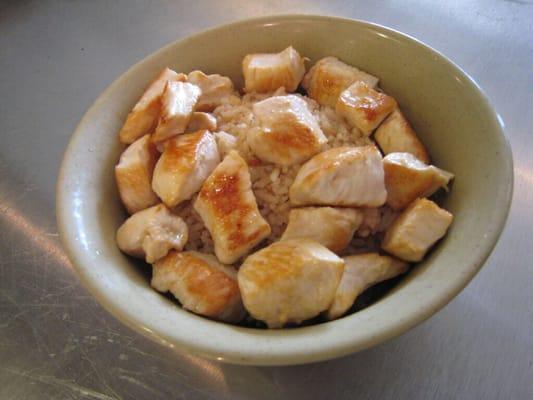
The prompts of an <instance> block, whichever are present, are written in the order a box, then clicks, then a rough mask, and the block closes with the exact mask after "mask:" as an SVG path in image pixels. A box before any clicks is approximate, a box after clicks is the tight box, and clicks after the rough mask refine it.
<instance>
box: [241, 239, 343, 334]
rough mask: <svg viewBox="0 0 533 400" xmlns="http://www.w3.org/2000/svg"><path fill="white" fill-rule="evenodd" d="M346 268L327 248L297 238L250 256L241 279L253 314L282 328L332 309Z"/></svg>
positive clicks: (243, 292) (273, 245) (277, 243)
mask: <svg viewBox="0 0 533 400" xmlns="http://www.w3.org/2000/svg"><path fill="white" fill-rule="evenodd" d="M343 269H344V262H343V260H342V259H341V258H339V257H338V256H337V255H335V253H333V252H331V251H330V250H328V249H327V248H326V247H324V246H322V245H321V244H319V243H317V242H315V241H313V240H308V239H291V240H286V241H282V242H276V243H273V244H271V245H270V246H268V247H265V248H264V249H261V250H259V251H258V252H257V253H254V254H252V255H250V256H248V258H246V260H245V261H244V263H243V264H242V266H241V268H240V269H239V273H238V275H237V277H238V281H239V287H240V289H241V295H242V299H243V302H244V306H245V307H246V309H247V310H248V312H249V313H250V314H251V315H252V316H253V317H254V318H256V319H259V320H261V321H264V322H266V324H267V325H268V326H269V328H281V327H283V326H284V325H285V324H287V323H296V324H299V323H300V322H302V321H304V320H306V319H309V318H313V317H315V316H317V315H318V314H319V313H321V312H322V311H324V310H326V309H327V308H328V307H329V306H330V304H331V303H332V301H333V298H334V297H335V291H336V290H337V286H338V285H339V282H340V279H341V276H342V272H343Z"/></svg>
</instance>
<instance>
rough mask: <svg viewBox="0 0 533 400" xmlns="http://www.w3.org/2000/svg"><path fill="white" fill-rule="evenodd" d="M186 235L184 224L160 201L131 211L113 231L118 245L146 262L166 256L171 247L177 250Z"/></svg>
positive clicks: (184, 241)
mask: <svg viewBox="0 0 533 400" xmlns="http://www.w3.org/2000/svg"><path fill="white" fill-rule="evenodd" d="M188 238H189V230H188V229H187V224H186V223H185V222H184V221H183V220H182V219H181V218H180V217H178V216H177V215H174V214H172V213H171V212H170V211H169V210H168V209H167V208H166V207H165V206H164V205H163V204H158V205H157V206H153V207H150V208H147V209H146V210H142V211H139V212H137V213H135V214H133V215H132V216H131V217H129V218H128V219H127V220H126V221H125V222H124V223H123V224H122V225H121V226H120V228H118V231H117V244H118V247H119V249H120V250H122V251H123V252H124V253H126V254H129V255H130V256H133V257H138V258H145V259H146V262H148V263H153V262H155V261H157V260H159V259H160V258H162V257H164V256H166V255H167V253H168V252H169V250H171V249H174V250H178V251H181V250H182V249H183V246H185V244H186V243H187V240H188Z"/></svg>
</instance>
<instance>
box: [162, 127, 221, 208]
mask: <svg viewBox="0 0 533 400" xmlns="http://www.w3.org/2000/svg"><path fill="white" fill-rule="evenodd" d="M219 162H220V156H219V153H218V147H217V144H216V141H215V138H214V136H213V135H212V134H211V133H209V132H208V131H198V132H196V133H187V134H184V135H180V136H178V137H177V138H174V139H170V140H169V141H167V142H166V143H165V149H164V151H163V154H161V157H160V158H159V160H158V162H157V164H156V166H155V169H154V175H153V179H152V188H153V190H154V192H155V193H157V195H158V196H159V197H160V198H161V200H163V203H165V204H166V205H167V206H168V207H175V206H177V205H178V204H179V203H181V202H182V201H184V200H188V199H190V198H191V197H192V195H193V194H195V193H196V192H197V191H198V190H200V188H201V187H202V184H203V183H204V181H205V180H206V178H207V177H208V176H209V174H210V173H211V171H213V169H215V167H216V166H217V165H218V163H219Z"/></svg>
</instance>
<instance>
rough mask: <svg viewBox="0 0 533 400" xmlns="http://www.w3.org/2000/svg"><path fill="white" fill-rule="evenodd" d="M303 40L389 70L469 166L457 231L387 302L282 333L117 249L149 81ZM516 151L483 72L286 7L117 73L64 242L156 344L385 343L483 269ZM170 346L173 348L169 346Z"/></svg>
mask: <svg viewBox="0 0 533 400" xmlns="http://www.w3.org/2000/svg"><path fill="white" fill-rule="evenodd" d="M290 44H292V45H293V46H294V47H295V48H296V49H298V51H300V52H301V54H303V55H305V56H308V57H310V58H311V59H312V61H316V60H317V59H318V58H320V57H323V56H328V55H334V56H337V57H340V58H341V59H343V60H345V61H347V62H349V63H351V64H354V65H356V66H358V67H360V68H362V69H364V70H367V71H369V72H371V73H372V74H374V75H377V76H378V77H380V78H381V85H382V87H383V88H384V89H385V91H387V92H388V93H390V94H392V95H393V96H394V97H395V98H396V99H397V100H398V101H399V103H400V104H401V106H402V108H403V109H404V111H405V112H406V114H407V115H408V117H409V118H410V120H411V121H412V122H413V124H414V126H415V128H416V130H417V131H418V133H419V135H420V136H421V138H422V140H423V141H424V142H425V143H426V145H427V146H428V148H429V151H430V154H431V155H432V156H433V159H434V160H435V162H436V163H437V164H438V165H439V166H440V167H442V168H445V169H447V170H450V171H452V172H454V173H455V175H456V180H455V183H454V185H453V189H452V191H451V193H450V195H449V196H448V197H446V199H445V203H444V206H445V207H446V208H447V209H449V210H451V211H452V212H453V213H454V215H455V221H454V223H453V225H452V227H451V229H450V231H449V234H448V236H447V237H446V238H445V240H443V241H442V242H441V243H440V244H439V245H438V247H437V248H436V249H435V251H433V252H432V253H431V255H430V256H429V257H428V258H427V259H426V260H425V261H424V262H423V263H421V264H419V265H417V266H416V267H415V268H414V270H413V271H412V272H411V273H410V274H409V275H408V276H407V277H406V278H405V279H403V280H402V281H401V283H400V284H399V285H397V286H396V287H395V288H394V289H393V290H392V291H391V292H389V293H388V294H387V295H386V296H385V297H384V298H382V299H380V300H379V301H378V302H376V303H375V304H373V305H371V306H370V307H368V308H366V309H364V310H362V311H360V312H358V313H355V314H353V315H350V316H347V317H345V318H342V319H339V320H337V321H333V322H328V323H324V324H320V325H315V326H309V327H303V328H297V329H282V330H256V329H250V328H242V327H236V326H232V325H227V324H223V323H219V322H214V321H210V320H208V319H205V318H202V317H199V316H196V315H193V314H191V313H188V312H186V311H184V310H182V309H180V308H179V307H177V306H176V304H175V303H173V302H172V301H170V300H169V299H167V298H166V297H164V296H162V295H160V294H158V293H157V292H155V291H154V290H152V289H151V288H150V286H149V282H148V279H147V278H146V276H145V275H143V273H142V272H141V271H140V270H139V268H138V266H136V264H135V263H133V262H132V261H131V259H129V258H128V257H126V256H124V255H123V254H122V253H121V252H120V251H119V250H118V248H117V246H116V245H115V231H116V229H117V227H118V226H119V225H120V223H121V222H122V221H123V219H124V218H125V215H124V212H123V210H122V206H121V204H120V201H119V199H118V195H117V191H116V188H115V181H114V176H113V166H114V165H115V164H116V162H117V160H118V157H119V155H120V152H121V151H122V149H123V147H122V146H121V145H120V144H119V142H118V138H117V134H118V130H119V128H120V127H121V125H122V123H123V121H124V119H125V117H126V115H127V113H128V112H129V111H130V109H131V108H132V106H133V105H134V104H135V102H136V100H137V98H138V97H139V95H140V94H141V93H142V91H143V89H144V87H145V86H146V84H147V83H148V82H149V81H150V80H151V79H152V78H153V76H154V75H155V74H156V73H157V72H158V71H159V70H160V69H162V68H163V67H165V66H170V67H171V68H174V69H176V70H178V71H186V72H187V71H190V70H192V69H201V70H203V71H205V72H207V73H220V74H223V75H228V76H230V77H232V78H233V79H234V82H236V84H237V85H241V84H242V79H241V77H240V63H241V60H242V57H243V56H244V55H245V54H247V53H250V52H265V51H279V50H281V49H283V48H284V47H286V46H288V45H290ZM512 182H513V178H512V157H511V153H510V150H509V147H508V145H507V142H506V140H505V138H504V135H503V132H502V128H501V124H500V122H499V120H498V116H497V114H496V113H495V112H494V111H493V110H492V109H491V107H490V105H489V104H488V102H487V99H486V98H485V96H484V95H483V94H482V92H481V91H480V89H479V88H478V87H477V85H476V84H475V82H474V81H473V80H472V79H471V78H469V77H468V76H467V75H466V74H465V73H464V72H462V71H461V70H460V69H459V68H458V67H457V66H455V65H454V64H452V63H451V62H450V61H448V60H447V59H446V58H445V57H444V56H442V55H441V54H439V53H437V52H435V51H434V50H432V49H430V48H429V47H427V46H425V45H424V44H422V43H420V42H418V41H416V40H415V39H412V38H410V37H408V36H405V35H403V34H401V33H398V32H395V31H393V30H390V29H387V28H384V27H381V26H377V25H373V24H369V23H365V22H360V21H353V20H346V19H339V18H332V17H319V16H277V17H267V18H261V19H254V20H247V21H243V22H238V23H234V24H230V25H226V26H222V27H219V28H215V29H212V30H209V31H206V32H203V33H200V34H197V35H194V36H191V37H189V38H186V39H184V40H180V41H177V42H175V43H172V44H170V45H168V46H166V47H165V48H163V49H161V50H159V51H157V52H156V53H154V54H152V55H151V56H149V57H147V58H145V59H144V60H142V61H141V62H139V63H138V64H136V65H135V66H133V67H132V68H131V69H130V70H129V71H127V72H126V73H124V74H123V75H122V76H121V77H120V78H119V79H117V80H116V81H115V82H114V83H113V84H112V85H111V86H110V87H109V88H107V89H106V90H105V92H104V93H103V94H102V95H101V96H100V97H99V98H98V99H97V100H96V102H95V103H94V104H93V106H92V107H91V108H90V109H89V111H87V113H86V114H85V116H84V117H83V119H82V120H81V122H80V124H79V126H78V127H77V129H76V131H75V133H74V135H73V137H72V139H71V141H70V143H69V145H68V148H67V150H66V153H65V156H64V160H63V164H62V166H61V171H60V177H59V180H58V184H57V217H58V225H59V230H60V234H61V239H62V241H63V243H64V246H65V249H66V250H67V253H68V255H69V257H70V259H71V261H72V264H73V265H74V267H75V268H76V270H77V271H78V273H79V276H80V279H81V281H82V282H83V283H84V285H85V286H86V287H87V288H88V289H89V290H90V291H91V292H92V293H93V295H94V296H95V297H96V298H97V299H98V301H99V302H100V303H101V304H102V305H103V306H104V307H105V308H106V309H107V310H109V311H110V312H111V313H112V314H113V315H115V316H116V317H117V318H119V319H120V320H121V321H123V322H124V323H126V324H127V325H129V326H130V327H132V328H133V329H135V330H137V331H139V332H140V333H142V334H144V335H147V336H148V337H150V338H152V339H154V340H155V341H157V342H159V343H161V344H163V345H165V346H168V347H170V348H175V349H177V350H180V351H184V352H188V353H191V354H194V355H199V356H203V357H209V358H212V359H217V360H222V361H226V362H231V363H239V364H255V365H281V364H299V363H306V362H311V361H318V360H325V359H330V358H334V357H338V356H341V355H345V354H348V353H351V352H355V351H358V350H361V349H364V348H368V347H370V346H373V345H376V344H378V343H380V342H383V341H385V340H387V339H390V338H392V337H394V336H397V335H399V334H401V333H402V332H405V331H406V330H408V329H409V328H411V327H413V326H415V325H416V324H418V323H420V322H421V321H423V320H424V319H426V318H428V317H429V316H431V315H432V314H433V313H435V312H436V311H438V310H439V309H440V308H442V307H443V306H444V305H445V304H446V303H447V302H449V301H450V300H451V299H452V298H453V297H454V296H455V295H456V294H457V293H458V292H459V291H460V290H461V289H462V288H463V287H464V286H465V285H466V284H467V283H468V282H469V281H470V279H472V277H473V276H474V275H475V273H476V272H477V271H478V270H479V268H480V267H481V266H482V264H483V262H484V261H485V259H486V258H487V257H488V255H489V253H490V251H491V250H492V248H493V246H494V244H495V243H496V241H497V238H498V236H499V234H500V232H501V230H502V228H503V225H504V223H505V219H506V216H507V212H508V208H509V204H510V200H511V193H512ZM169 356H170V355H169Z"/></svg>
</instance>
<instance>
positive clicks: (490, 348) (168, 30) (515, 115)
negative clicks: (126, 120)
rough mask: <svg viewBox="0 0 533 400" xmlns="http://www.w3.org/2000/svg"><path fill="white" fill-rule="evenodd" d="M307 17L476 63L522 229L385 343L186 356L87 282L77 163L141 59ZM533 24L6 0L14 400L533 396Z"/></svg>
mask: <svg viewBox="0 0 533 400" xmlns="http://www.w3.org/2000/svg"><path fill="white" fill-rule="evenodd" d="M297 12H298V13H299V12H304V13H318V14H333V15H340V16H345V17H353V18H359V19H365V20H369V21H372V22H377V23H380V24H384V25H387V26H390V27H392V28H395V29H398V30H401V31H403V32H406V33H408V34H410V35H413V36H415V37H417V38H419V39H421V40H423V41H425V42H426V43H428V44H429V45H431V46H433V47H435V48H436V49H437V50H440V51H442V52H443V53H444V54H446V55H448V56H449V57H450V58H452V59H453V60H455V62H457V63H458V64H459V65H460V66H462V67H463V68H465V69H466V71H467V72H468V73H470V74H471V75H472V76H473V77H474V78H475V79H476V80H477V81H478V82H479V84H480V85H481V86H482V87H483V88H484V89H485V91H486V92H487V94H488V96H489V97H490V98H491V100H492V102H493V104H494V106H495V107H496V109H497V110H498V112H499V113H500V115H501V116H502V118H503V120H504V121H505V124H506V131H507V135H508V137H509V139H510V141H511V143H512V147H513V151H514V157H515V166H516V169H515V171H516V182H515V196H514V203H513V207H512V210H511V214H510V218H509V222H508V224H507V227H506V229H505V231H504V233H503V235H502V237H501V239H500V242H499V244H498V246H497V248H496V250H495V251H494V253H493V255H492V256H491V258H490V259H489V261H488V262H487V264H486V265H485V266H484V268H483V269H482V270H481V272H480V273H479V275H478V276H477V277H476V278H475V280H474V281H473V282H472V283H471V284H470V285H469V286H468V287H467V288H466V289H465V290H464V291H463V292H462V293H461V294H460V295H459V296H458V297H457V298H456V299H455V300H454V301H453V302H452V303H451V304H449V305H448V306H447V307H446V308H445V309H444V310H442V311H441V312H440V313H438V315H436V316H434V317H433V318H431V319H430V320H429V321H427V322H426V323H424V324H422V325H421V326H419V327H417V328H416V329H413V330H412V331H410V332H409V333H407V334H405V335H403V336H401V337H399V338H397V339H395V340H393V341H391V342H389V343H386V344H383V345H381V346H378V347H376V348H373V349H371V350H368V351H364V352H361V353H359V354H354V355H352V356H349V357H345V358H343V359H339V360H336V361H330V362H325V363H319V364H313V365H306V366H299V367H290V368H289V367H287V368H250V367H238V366H230V365H223V364H218V363H216V362H210V361H206V360H202V359H198V358H193V357H190V356H187V355H180V354H173V353H169V351H168V350H167V349H164V348H162V347H159V346H158V345H156V344H154V343H152V342H150V341H148V340H147V339H145V338H143V337H141V336H139V335H137V334H136V333H134V332H133V331H131V330H130V329H128V328H126V327H125V326H123V325H121V324H120V323H119V322H117V321H116V320H115V319H114V318H113V317H112V316H110V315H109V314H107V312H105V311H104V310H103V309H102V308H101V307H100V306H99V305H98V304H97V303H96V302H95V301H94V300H93V299H92V298H91V296H90V295H89V294H88V293H87V292H86V291H85V290H84V288H83V287H81V286H80V284H79V281H78V279H77V277H76V275H75V273H74V272H73V270H72V268H71V265H70V263H69V261H68V260H67V258H66V257H65V254H64V253H63V250H62V249H61V245H60V243H59V241H58V236H57V229H56V223H55V216H54V202H55V197H54V185H55V180H56V176H57V171H58V168H59V163H60V160H61V155H62V153H63V150H64V148H65V145H66V143H67V141H68V139H69V136H70V135H71V133H72V131H73V129H74V127H75V125H76V123H77V121H78V120H79V119H80V117H81V116H82V115H83V113H84V111H85V110H86V109H87V107H89V105H90V104H91V103H92V102H93V100H94V99H95V98H96V97H97V96H98V94H99V93H100V92H101V91H102V90H103V89H104V88H105V87H106V86H107V85H108V84H109V83H111V82H112V81H113V80H114V79H115V78H116V77H117V76H119V75H120V74H121V73H122V72H123V71H124V70H126V69H127V68H128V67H129V66H130V65H131V64H133V63H135V62H136V61H138V60H139V59H140V58H142V57H144V56H145V55H147V54H149V53H151V52H152V51H154V50H156V49H158V48H159V47H161V46H162V45H164V44H166V43H168V42H170V41H173V40H175V39H178V38H182V37H184V36H186V35H189V34H191V33H194V32H197V31H200V30H202V29H204V28H207V27H210V26H213V25H218V24H222V23H225V22H229V21H233V20H236V19H241V18H246V17H252V16H259V15H265V14H274V13H297ZM532 27H533V2H531V1H526V0H513V1H511V0H509V1H496V0H476V1H469V2H467V1H446V2H432V1H425V0H412V1H399V0H398V1H396V0H390V1H374V2H370V1H368V2H367V1H354V0H337V1H334V0H329V1H327V2H326V1H324V0H321V1H318V0H317V1H311V0H308V1H304V0H296V1H294V0H293V1H281V0H276V1H262V2H254V1H250V0H248V1H245V0H241V1H204V0H196V1H181V2H180V1H146V2H141V1H125V0H124V1H103V0H102V1H1V2H0V135H1V136H0V138H1V142H0V398H1V399H25V400H28V399H29V400H31V399H39V400H41V399H47V398H53V399H96V400H111V399H137V400H141V399H169V398H187V399H209V398H214V399H222V398H232V399H233V398H239V399H240V398H242V399H244V398H253V399H262V398H265V399H267V398H269V399H270V398H306V399H323V398H328V399H329V398H334V399H344V398H346V399H347V398H362V399H376V398H381V399H400V398H410V399H474V398H483V399H526V398H529V399H531V398H533V366H532V363H533V335H532V334H531V333H532V331H533V306H532V304H533V274H532V266H533V239H532V236H533V230H532V229H531V228H532V227H533V207H532V204H533V156H532V155H531V153H532V151H533V117H532V114H533V108H532V106H533V95H532V93H533V28H532ZM339 40H342V38H339ZM494 190H495V191H497V190H498V188H494Z"/></svg>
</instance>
